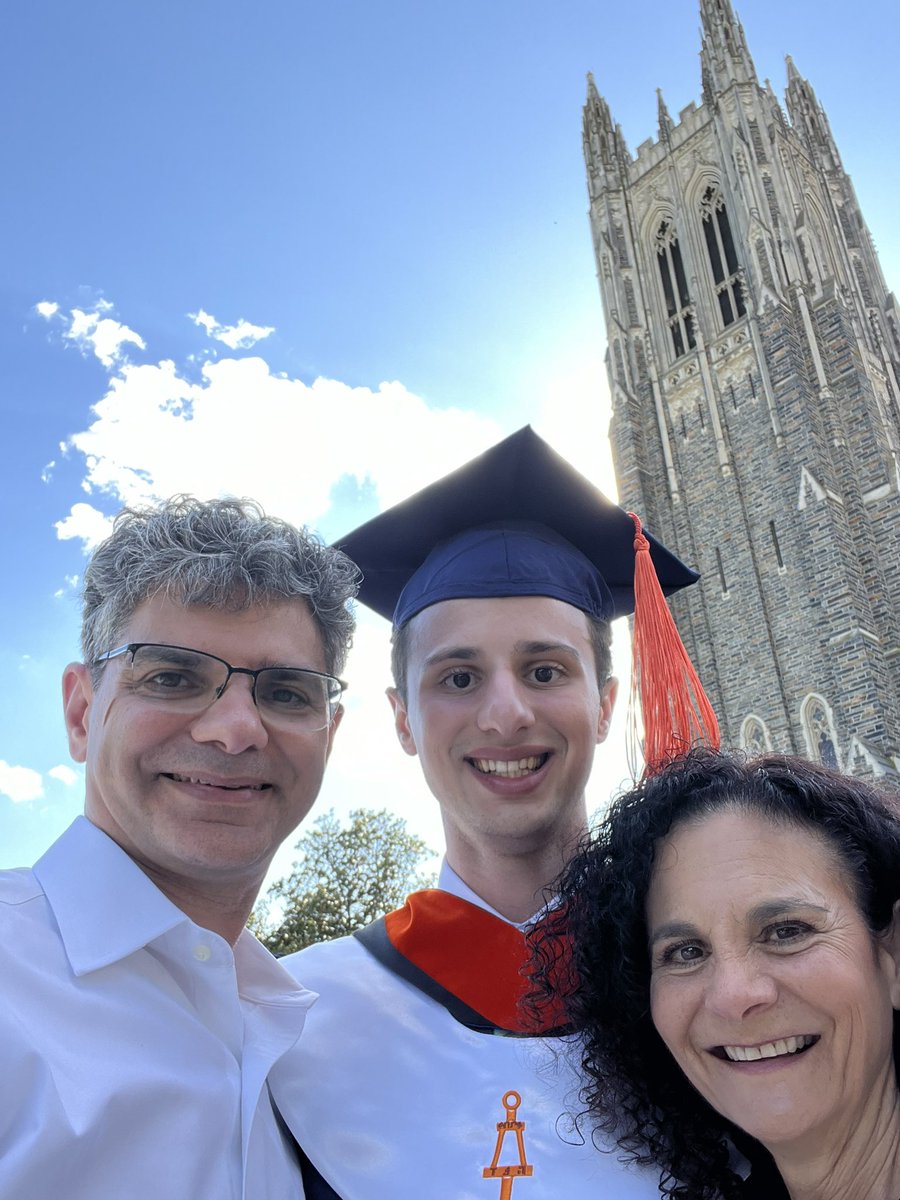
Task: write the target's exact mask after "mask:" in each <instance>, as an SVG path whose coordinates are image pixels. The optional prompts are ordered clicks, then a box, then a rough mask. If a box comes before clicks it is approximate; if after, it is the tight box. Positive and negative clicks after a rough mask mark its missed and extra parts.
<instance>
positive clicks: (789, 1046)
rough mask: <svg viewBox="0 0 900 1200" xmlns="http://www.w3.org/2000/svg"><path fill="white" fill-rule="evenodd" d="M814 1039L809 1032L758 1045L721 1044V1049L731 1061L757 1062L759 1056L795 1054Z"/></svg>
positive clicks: (772, 1056) (777, 1056)
mask: <svg viewBox="0 0 900 1200" xmlns="http://www.w3.org/2000/svg"><path fill="white" fill-rule="evenodd" d="M815 1040H816V1039H815V1038H814V1037H813V1036H812V1034H810V1033H804V1034H801V1035H800V1036H799V1037H787V1038H779V1040H778V1041H777V1042H763V1043H762V1044H761V1045H759V1046H723V1047H722V1049H723V1050H724V1051H725V1054H726V1055H727V1056H728V1058H729V1059H730V1060H731V1061H732V1062H757V1061H758V1060H759V1059H761V1058H780V1057H781V1055H783V1054H796V1053H797V1051H798V1050H803V1049H805V1048H806V1047H807V1046H810V1045H812V1043H813V1042H814V1041H815Z"/></svg>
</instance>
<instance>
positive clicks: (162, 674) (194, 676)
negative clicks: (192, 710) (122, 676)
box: [131, 658, 209, 700]
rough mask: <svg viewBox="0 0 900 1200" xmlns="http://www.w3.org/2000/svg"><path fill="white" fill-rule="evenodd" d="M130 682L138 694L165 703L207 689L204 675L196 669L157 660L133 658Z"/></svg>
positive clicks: (184, 664)
mask: <svg viewBox="0 0 900 1200" xmlns="http://www.w3.org/2000/svg"><path fill="white" fill-rule="evenodd" d="M131 679H132V686H133V688H134V690H135V691H136V692H137V693H138V694H139V695H142V696H148V697H151V698H156V699H164V700H168V699H172V698H180V697H182V696H194V695H198V694H199V693H201V692H203V691H204V690H205V689H206V688H207V687H208V686H209V681H208V679H207V677H206V674H205V673H204V672H203V671H202V670H200V669H198V668H197V667H191V666H189V665H187V664H186V663H176V662H171V661H169V660H160V659H155V660H154V659H147V658H143V659H140V660H137V659H136V660H135V662H134V664H133V665H132V675H131Z"/></svg>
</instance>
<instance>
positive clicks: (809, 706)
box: [801, 694, 840, 771]
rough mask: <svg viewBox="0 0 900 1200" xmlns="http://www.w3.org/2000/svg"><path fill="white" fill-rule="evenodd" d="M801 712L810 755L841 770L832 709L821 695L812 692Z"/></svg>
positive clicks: (826, 764)
mask: <svg viewBox="0 0 900 1200" xmlns="http://www.w3.org/2000/svg"><path fill="white" fill-rule="evenodd" d="M801 714H802V717H803V734H804V736H805V738H806V749H807V752H808V754H809V757H810V758H811V759H813V760H814V761H815V762H820V763H822V764H823V766H826V767H833V768H834V770H836V771H837V770H839V769H840V761H839V758H838V745H837V736H836V734H835V732H834V721H833V720H832V716H831V709H830V708H829V707H828V705H827V704H826V703H825V701H824V700H823V699H822V697H821V696H816V695H815V694H812V695H810V696H807V697H806V699H805V700H804V701H803V707H802V709H801Z"/></svg>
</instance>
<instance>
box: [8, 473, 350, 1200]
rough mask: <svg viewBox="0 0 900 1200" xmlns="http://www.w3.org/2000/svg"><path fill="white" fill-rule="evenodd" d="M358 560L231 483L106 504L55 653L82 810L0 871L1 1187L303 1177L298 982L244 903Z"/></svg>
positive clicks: (200, 1196)
mask: <svg viewBox="0 0 900 1200" xmlns="http://www.w3.org/2000/svg"><path fill="white" fill-rule="evenodd" d="M356 583H357V571H356V569H355V568H354V567H353V565H352V564H351V563H350V561H349V560H348V559H347V558H346V557H345V556H344V555H343V554H341V553H340V552H339V551H336V550H333V549H329V548H327V547H325V546H323V545H321V544H320V543H319V542H318V541H317V540H316V539H314V538H312V537H310V536H308V535H307V534H306V533H305V532H302V531H298V530H296V529H294V528H293V527H291V526H290V525H287V524H286V523H284V522H282V521H278V520H275V519H272V518H269V517H267V516H265V514H263V513H262V511H261V510H260V509H259V508H258V507H257V506H256V505H254V504H252V503H251V502H247V501H236V500H219V501H213V502H210V503H208V504H204V503H200V502H199V501H196V500H193V499H191V498H188V497H178V498H175V499H174V500H172V501H170V502H168V503H166V504H164V505H162V506H160V507H159V508H156V509H145V510H127V509H126V510H125V511H124V512H123V513H122V514H120V516H119V517H118V518H117V520H116V522H115V526H114V528H113V532H112V534H111V536H110V537H109V538H108V539H107V540H106V541H105V542H104V543H102V544H101V545H100V546H99V547H98V549H97V550H96V552H95V553H94V555H93V558H92V560H91V562H90V564H89V566H88V568H87V570H86V572H85V579H84V611H83V627H82V643H83V653H84V661H83V662H81V663H75V664H72V665H70V666H69V667H67V668H66V671H65V674H64V677H63V697H64V707H65V719H66V726H67V729H68V734H69V744H70V748H71V752H72V757H73V758H74V759H75V760H76V761H77V762H81V763H84V764H85V789H86V799H85V815H84V817H81V818H79V819H78V820H76V821H75V823H74V824H73V825H72V826H71V827H70V828H69V829H68V830H67V831H66V832H65V833H64V834H63V835H62V837H61V838H60V839H59V840H58V841H57V842H56V843H55V844H54V845H53V846H52V847H51V848H50V849H49V850H48V852H47V853H46V854H45V855H44V856H43V857H42V858H41V859H40V861H39V862H38V863H37V864H36V865H35V867H34V868H33V870H30V871H15V872H6V873H4V874H3V875H2V876H0V921H2V937H0V956H2V958H0V988H2V992H3V1004H2V1008H0V1080H2V1085H0V1086H2V1095H3V1097H4V1103H3V1105H2V1109H0V1198H2V1200H12V1198H13V1197H15V1198H16V1200H22V1198H25V1197H27V1198H28V1200H58V1198H59V1197H60V1196H65V1197H67V1200H114V1198H115V1200H119V1198H120V1197H125V1196H127V1197H128V1198H129V1200H143V1198H145V1197H146V1198H150V1197H154V1198H155V1197H157V1196H164V1197H165V1198H166V1200H223V1198H225V1197H228V1198H229V1200H232V1198H233V1200H238V1198H239V1197H242V1198H246V1200H263V1198H270V1197H271V1198H273V1200H275V1198H280V1197H288V1196H291V1197H297V1196H302V1194H303V1191H302V1184H301V1182H300V1175H299V1170H298V1167H297V1164H296V1155H295V1151H294V1150H293V1149H292V1148H291V1147H290V1145H289V1139H288V1138H286V1137H285V1135H284V1134H283V1132H282V1127H281V1121H280V1117H279V1116H278V1114H277V1111H276V1110H275V1109H274V1107H273V1105H272V1102H271V1100H270V1097H269V1092H268V1085H267V1076H268V1074H269V1071H270V1070H271V1068H272V1067H273V1065H274V1064H275V1063H276V1062H278V1060H279V1059H280V1058H281V1057H282V1056H283V1055H284V1054H285V1052H286V1051H287V1050H288V1049H290V1048H291V1047H292V1046H293V1045H294V1043H295V1042H296V1041H297V1038H298V1036H300V1034H301V1031H302V1027H303V1023H304V1020H305V1015H306V1010H307V1008H308V1007H309V1004H310V1002H311V999H312V995H311V993H309V992H307V991H305V990H304V989H303V988H302V987H300V986H299V985H298V984H296V983H295V982H294V981H293V980H292V979H291V977H290V976H289V975H288V974H287V972H285V971H284V970H283V969H282V968H281V966H280V965H279V964H278V963H276V962H275V960H274V959H273V958H272V957H271V955H270V954H269V953H268V952H267V951H266V950H264V949H263V948H262V947H261V946H260V945H259V944H258V943H257V942H256V941H255V940H254V938H253V937H252V936H251V935H250V934H249V933H248V932H247V931H246V930H245V928H244V926H245V923H246V920H247V917H248V915H249V913H250V910H251V908H252V905H253V903H254V900H255V898H256V895H257V892H258V890H259V887H260V885H261V883H262V880H263V877H264V875H265V873H266V870H267V868H268V866H269V863H270V861H271V859H272V856H273V854H274V853H275V851H276V849H277V848H278V846H279V845H280V844H281V842H282V841H283V840H284V839H285V838H286V837H287V836H288V835H289V834H290V833H291V832H292V831H293V829H294V828H295V827H296V826H297V824H298V823H299V822H300V821H301V820H302V819H303V817H304V816H305V815H306V813H307V812H308V811H309V809H310V807H311V805H312V803H313V801H314V800H315V797H316V795H317V793H318V791H319V787H320V784H321V782H322V775H323V772H324V769H325V764H326V762H327V759H328V756H329V753H330V751H331V747H332V742H333V738H334V735H335V732H336V730H337V728H338V725H339V724H340V719H341V715H342V709H341V706H340V698H341V689H342V684H341V682H340V680H339V679H338V678H337V675H338V673H339V672H340V671H341V669H342V667H343V665H344V661H345V657H346V652H347V649H348V646H349V643H350V638H351V634H352V630H353V618H352V615H351V613H350V611H349V608H348V601H349V600H350V598H351V597H352V596H353V595H354V593H355V590H356Z"/></svg>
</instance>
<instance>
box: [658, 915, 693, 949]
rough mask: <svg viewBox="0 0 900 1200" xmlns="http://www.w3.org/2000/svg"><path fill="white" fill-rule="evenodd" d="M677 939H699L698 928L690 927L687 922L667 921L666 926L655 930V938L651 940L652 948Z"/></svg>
mask: <svg viewBox="0 0 900 1200" xmlns="http://www.w3.org/2000/svg"><path fill="white" fill-rule="evenodd" d="M676 937H697V928H696V926H694V925H689V924H688V922H687V921H667V922H666V923H665V925H660V927H659V928H658V929H656V930H654V933H653V936H652V937H651V938H650V946H651V947H652V946H655V945H656V943H657V942H664V941H668V939H669V938H676Z"/></svg>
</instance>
